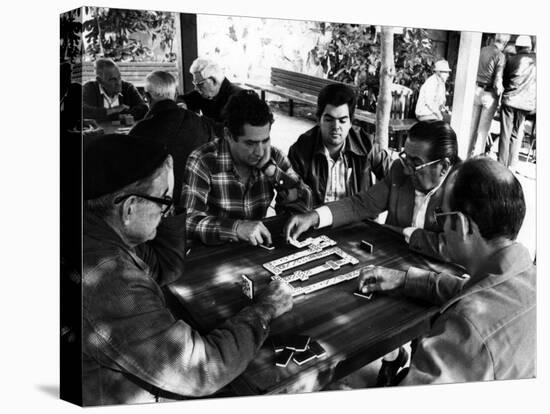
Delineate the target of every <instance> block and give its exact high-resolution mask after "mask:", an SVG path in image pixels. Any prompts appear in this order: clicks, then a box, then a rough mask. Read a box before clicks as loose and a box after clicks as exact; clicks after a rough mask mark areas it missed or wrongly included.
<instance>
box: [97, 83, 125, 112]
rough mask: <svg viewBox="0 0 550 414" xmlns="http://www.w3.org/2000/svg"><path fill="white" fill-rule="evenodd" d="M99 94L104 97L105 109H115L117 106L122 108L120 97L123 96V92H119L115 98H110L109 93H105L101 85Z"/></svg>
mask: <svg viewBox="0 0 550 414" xmlns="http://www.w3.org/2000/svg"><path fill="white" fill-rule="evenodd" d="M99 93H100V94H101V96H103V107H104V108H105V109H110V108H115V107H117V106H120V101H119V99H118V98H119V96H122V92H119V93H118V94H116V95H115V96H114V97H112V98H111V97H110V96H109V95H107V92H105V89H103V86H101V84H99Z"/></svg>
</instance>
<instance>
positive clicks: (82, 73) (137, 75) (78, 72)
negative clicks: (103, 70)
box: [72, 62, 179, 89]
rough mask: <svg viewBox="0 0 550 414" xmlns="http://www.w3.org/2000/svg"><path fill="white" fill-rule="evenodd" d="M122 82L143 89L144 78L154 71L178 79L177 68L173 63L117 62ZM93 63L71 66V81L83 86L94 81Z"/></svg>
mask: <svg viewBox="0 0 550 414" xmlns="http://www.w3.org/2000/svg"><path fill="white" fill-rule="evenodd" d="M117 65H118V68H119V69H120V75H121V77H122V80H125V81H126V82H130V83H132V84H133V85H134V86H135V87H136V88H138V89H143V88H144V87H145V77H146V76H147V75H148V74H149V73H151V72H153V71H155V70H163V71H166V72H169V73H171V74H172V75H174V77H175V78H176V79H178V78H179V72H178V68H177V66H176V63H175V62H117ZM95 78H96V76H95V69H94V62H84V64H83V65H82V64H75V65H74V66H73V73H72V81H73V82H78V83H82V84H85V83H86V82H88V81H91V80H95Z"/></svg>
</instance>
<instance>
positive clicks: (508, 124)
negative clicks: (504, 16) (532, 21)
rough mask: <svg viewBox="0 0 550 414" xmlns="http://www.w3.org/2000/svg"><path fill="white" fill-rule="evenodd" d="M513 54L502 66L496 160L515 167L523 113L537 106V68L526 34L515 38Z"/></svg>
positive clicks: (523, 117) (522, 132) (521, 132)
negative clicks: (514, 51) (514, 52)
mask: <svg viewBox="0 0 550 414" xmlns="http://www.w3.org/2000/svg"><path fill="white" fill-rule="evenodd" d="M515 44H516V54H515V55H512V56H509V57H508V59H507V61H506V65H505V66H504V74H503V84H504V93H503V94H502V105H501V108H500V142H499V145H498V160H499V161H500V162H501V163H502V164H503V165H505V166H507V167H508V168H510V169H511V170H512V171H515V170H516V167H517V162H518V159H519V150H520V149H521V143H522V142H523V135H524V127H525V117H526V116H527V114H529V113H530V112H532V111H534V110H535V109H536V102H537V68H536V57H535V54H534V53H532V52H531V49H532V44H531V38H530V37H529V36H525V35H521V36H518V38H517V39H516V43H515Z"/></svg>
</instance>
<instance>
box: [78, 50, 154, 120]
mask: <svg viewBox="0 0 550 414" xmlns="http://www.w3.org/2000/svg"><path fill="white" fill-rule="evenodd" d="M95 71H96V80H94V81H90V82H87V83H85V84H84V86H83V87H82V104H83V108H82V110H83V114H84V117H85V118H92V119H95V120H96V121H100V122H101V121H106V120H109V121H113V120H118V119H119V115H120V114H129V115H132V117H133V118H134V120H136V121H138V120H140V119H141V118H143V117H144V116H145V114H146V113H147V110H148V107H147V104H146V103H145V102H144V100H143V98H142V97H141V95H140V94H139V92H138V90H137V89H136V87H135V86H134V85H132V84H131V83H130V82H125V81H123V80H122V78H121V76H120V70H119V68H118V66H117V64H116V63H115V62H113V61H112V60H111V59H98V60H97V61H96V63H95Z"/></svg>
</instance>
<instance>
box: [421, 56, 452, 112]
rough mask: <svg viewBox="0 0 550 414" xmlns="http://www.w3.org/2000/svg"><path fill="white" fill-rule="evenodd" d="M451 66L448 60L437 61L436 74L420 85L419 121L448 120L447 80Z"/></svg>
mask: <svg viewBox="0 0 550 414" xmlns="http://www.w3.org/2000/svg"><path fill="white" fill-rule="evenodd" d="M450 73H451V68H450V67H449V63H448V62H447V61H446V60H438V61H437V62H435V67H434V74H433V75H432V76H430V77H429V78H428V79H426V81H425V82H424V84H423V85H422V86H421V87H420V92H419V94H418V101H417V102H416V110H415V114H416V118H417V119H418V120H419V121H441V120H443V121H448V118H449V116H450V115H449V110H448V109H447V106H446V100H447V98H446V89H445V82H447V79H449V75H450Z"/></svg>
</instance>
